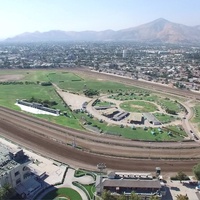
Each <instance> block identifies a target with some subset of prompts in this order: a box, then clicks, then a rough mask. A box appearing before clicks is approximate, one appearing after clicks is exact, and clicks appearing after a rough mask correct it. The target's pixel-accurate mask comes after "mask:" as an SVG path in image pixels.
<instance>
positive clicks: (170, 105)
mask: <svg viewBox="0 0 200 200" xmlns="http://www.w3.org/2000/svg"><path fill="white" fill-rule="evenodd" d="M158 103H159V104H160V105H161V106H162V107H163V108H164V109H169V110H174V111H176V113H179V112H180V111H181V108H180V104H179V103H177V102H175V101H174V100H170V99H167V98H165V99H163V98H162V99H160V100H159V102H158Z"/></svg>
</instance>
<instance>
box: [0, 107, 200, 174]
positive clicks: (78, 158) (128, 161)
mask: <svg viewBox="0 0 200 200" xmlns="http://www.w3.org/2000/svg"><path fill="white" fill-rule="evenodd" d="M2 110H4V111H8V112H9V110H7V109H2ZM2 110H1V111H2ZM8 112H6V113H4V112H1V117H0V133H1V135H2V136H4V137H6V138H8V139H11V140H12V141H15V142H17V143H19V144H21V145H23V146H25V147H28V148H30V149H32V150H34V151H36V152H38V153H41V154H43V155H45V156H49V157H51V158H54V159H56V160H58V161H61V162H64V163H67V164H70V165H72V166H75V167H82V168H86V169H92V170H96V165H97V163H99V162H104V163H106V165H107V167H108V168H109V169H113V170H128V171H135V170H139V171H151V170H154V169H155V167H156V166H160V167H161V168H162V170H163V171H165V172H177V171H179V170H182V171H184V172H191V169H192V166H193V165H194V164H196V163H197V162H198V161H199V160H200V159H195V160H182V158H181V157H180V158H181V159H180V160H179V159H177V160H163V159H159V155H158V157H157V158H156V159H147V158H146V159H145V158H142V154H144V155H145V150H142V151H143V152H144V153H141V152H142V151H137V154H139V155H141V159H133V158H119V157H115V156H108V155H107V156H105V155H103V154H101V153H99V154H95V153H91V152H90V151H87V150H83V149H80V150H78V149H76V148H72V147H71V146H67V145H66V144H61V141H63V140H64V139H63V138H61V135H62V133H61V132H59V131H58V130H57V131H55V130H54V131H53V130H52V127H53V126H54V128H58V127H59V126H58V125H55V124H51V123H49V122H45V121H44V126H42V124H43V120H40V119H35V118H33V117H30V116H27V118H26V120H24V119H23V118H22V119H20V117H19V116H21V117H23V116H26V115H24V114H22V113H18V112H15V111H12V112H11V113H12V114H11V113H10V114H9V113H8ZM15 113H18V114H19V116H14V115H15ZM4 117H5V118H7V119H5V118H4ZM31 119H33V121H34V120H35V122H33V121H29V120H31ZM39 123H41V124H39ZM47 125H49V126H50V127H49V128H48V126H47ZM51 126H52V127H51ZM50 130H51V131H50ZM65 131H71V130H70V129H67V128H65ZM73 131H74V135H76V134H78V133H79V131H76V130H73ZM51 132H52V134H51ZM53 135H54V137H53ZM86 135H87V134H86ZM47 136H48V137H47ZM52 137H53V138H52ZM65 137H66V136H65ZM96 137H97V135H96ZM66 138H67V137H66ZM104 140H105V142H106V140H107V138H104ZM113 140H114V139H113ZM80 141H81V140H80ZM85 142H86V143H85V144H87V145H88V148H90V143H91V145H92V142H91V141H87V140H86V141H85ZM119 142H121V141H119ZM144 144H145V143H144ZM147 144H148V143H147ZM166 144H168V143H166ZM172 144H173V143H172ZM195 144H196V143H193V145H194V146H195ZM96 145H98V143H96ZM101 145H102V149H103V150H104V151H106V152H109V153H113V152H114V151H115V152H118V151H119V149H120V151H123V147H120V148H116V149H114V148H115V147H112V145H110V144H102V143H101V144H100V146H101ZM155 145H156V143H155ZM163 145H165V143H163ZM186 146H187V145H186ZM124 149H127V148H126V147H124ZM152 150H153V151H154V153H160V155H162V150H160V149H157V150H156V149H152ZM126 151H127V150H126ZM126 151H125V152H126ZM153 151H152V154H153ZM184 151H185V152H184ZM187 151H193V153H195V152H196V154H197V155H199V148H198V149H188V150H187V149H183V152H184V153H183V154H187ZM130 152H134V151H132V150H131V149H130ZM146 152H147V153H146V155H147V154H148V153H149V150H148V149H147V150H146ZM180 152H181V151H180V150H179V149H177V151H176V150H172V151H170V149H169V153H170V154H173V153H174V155H176V156H180V155H181V154H180ZM144 155H143V156H144Z"/></svg>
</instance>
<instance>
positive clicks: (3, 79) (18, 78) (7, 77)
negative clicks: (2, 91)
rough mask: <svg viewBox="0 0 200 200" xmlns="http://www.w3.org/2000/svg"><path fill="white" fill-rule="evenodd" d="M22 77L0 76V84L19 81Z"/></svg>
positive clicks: (19, 75) (17, 75)
mask: <svg viewBox="0 0 200 200" xmlns="http://www.w3.org/2000/svg"><path fill="white" fill-rule="evenodd" d="M23 77H24V76H23V75H21V74H10V75H0V82H5V81H18V80H21V79H22V78H23Z"/></svg>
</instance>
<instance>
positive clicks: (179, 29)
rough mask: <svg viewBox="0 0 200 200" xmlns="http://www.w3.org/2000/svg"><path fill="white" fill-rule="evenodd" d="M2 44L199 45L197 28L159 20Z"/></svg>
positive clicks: (19, 37)
mask: <svg viewBox="0 0 200 200" xmlns="http://www.w3.org/2000/svg"><path fill="white" fill-rule="evenodd" d="M4 41H5V42H42V41H43V42H47V41H135V42H156V43H200V25H199V26H186V25H182V24H177V23H173V22H170V21H168V20H166V19H163V18H159V19H157V20H154V21H152V22H149V23H146V24H143V25H140V26H137V27H133V28H127V29H122V30H118V31H113V30H105V31H80V32H75V31H61V30H51V31H48V32H38V31H37V32H33V33H29V32H26V33H23V34H20V35H17V36H15V37H12V38H7V39H6V40H4Z"/></svg>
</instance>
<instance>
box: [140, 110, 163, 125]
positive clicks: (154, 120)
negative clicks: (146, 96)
mask: <svg viewBox="0 0 200 200" xmlns="http://www.w3.org/2000/svg"><path fill="white" fill-rule="evenodd" d="M143 115H144V118H146V119H147V120H148V122H149V123H150V124H153V125H162V123H161V122H160V121H159V120H158V119H157V118H156V117H155V116H154V115H153V114H151V113H144V114H143Z"/></svg>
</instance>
